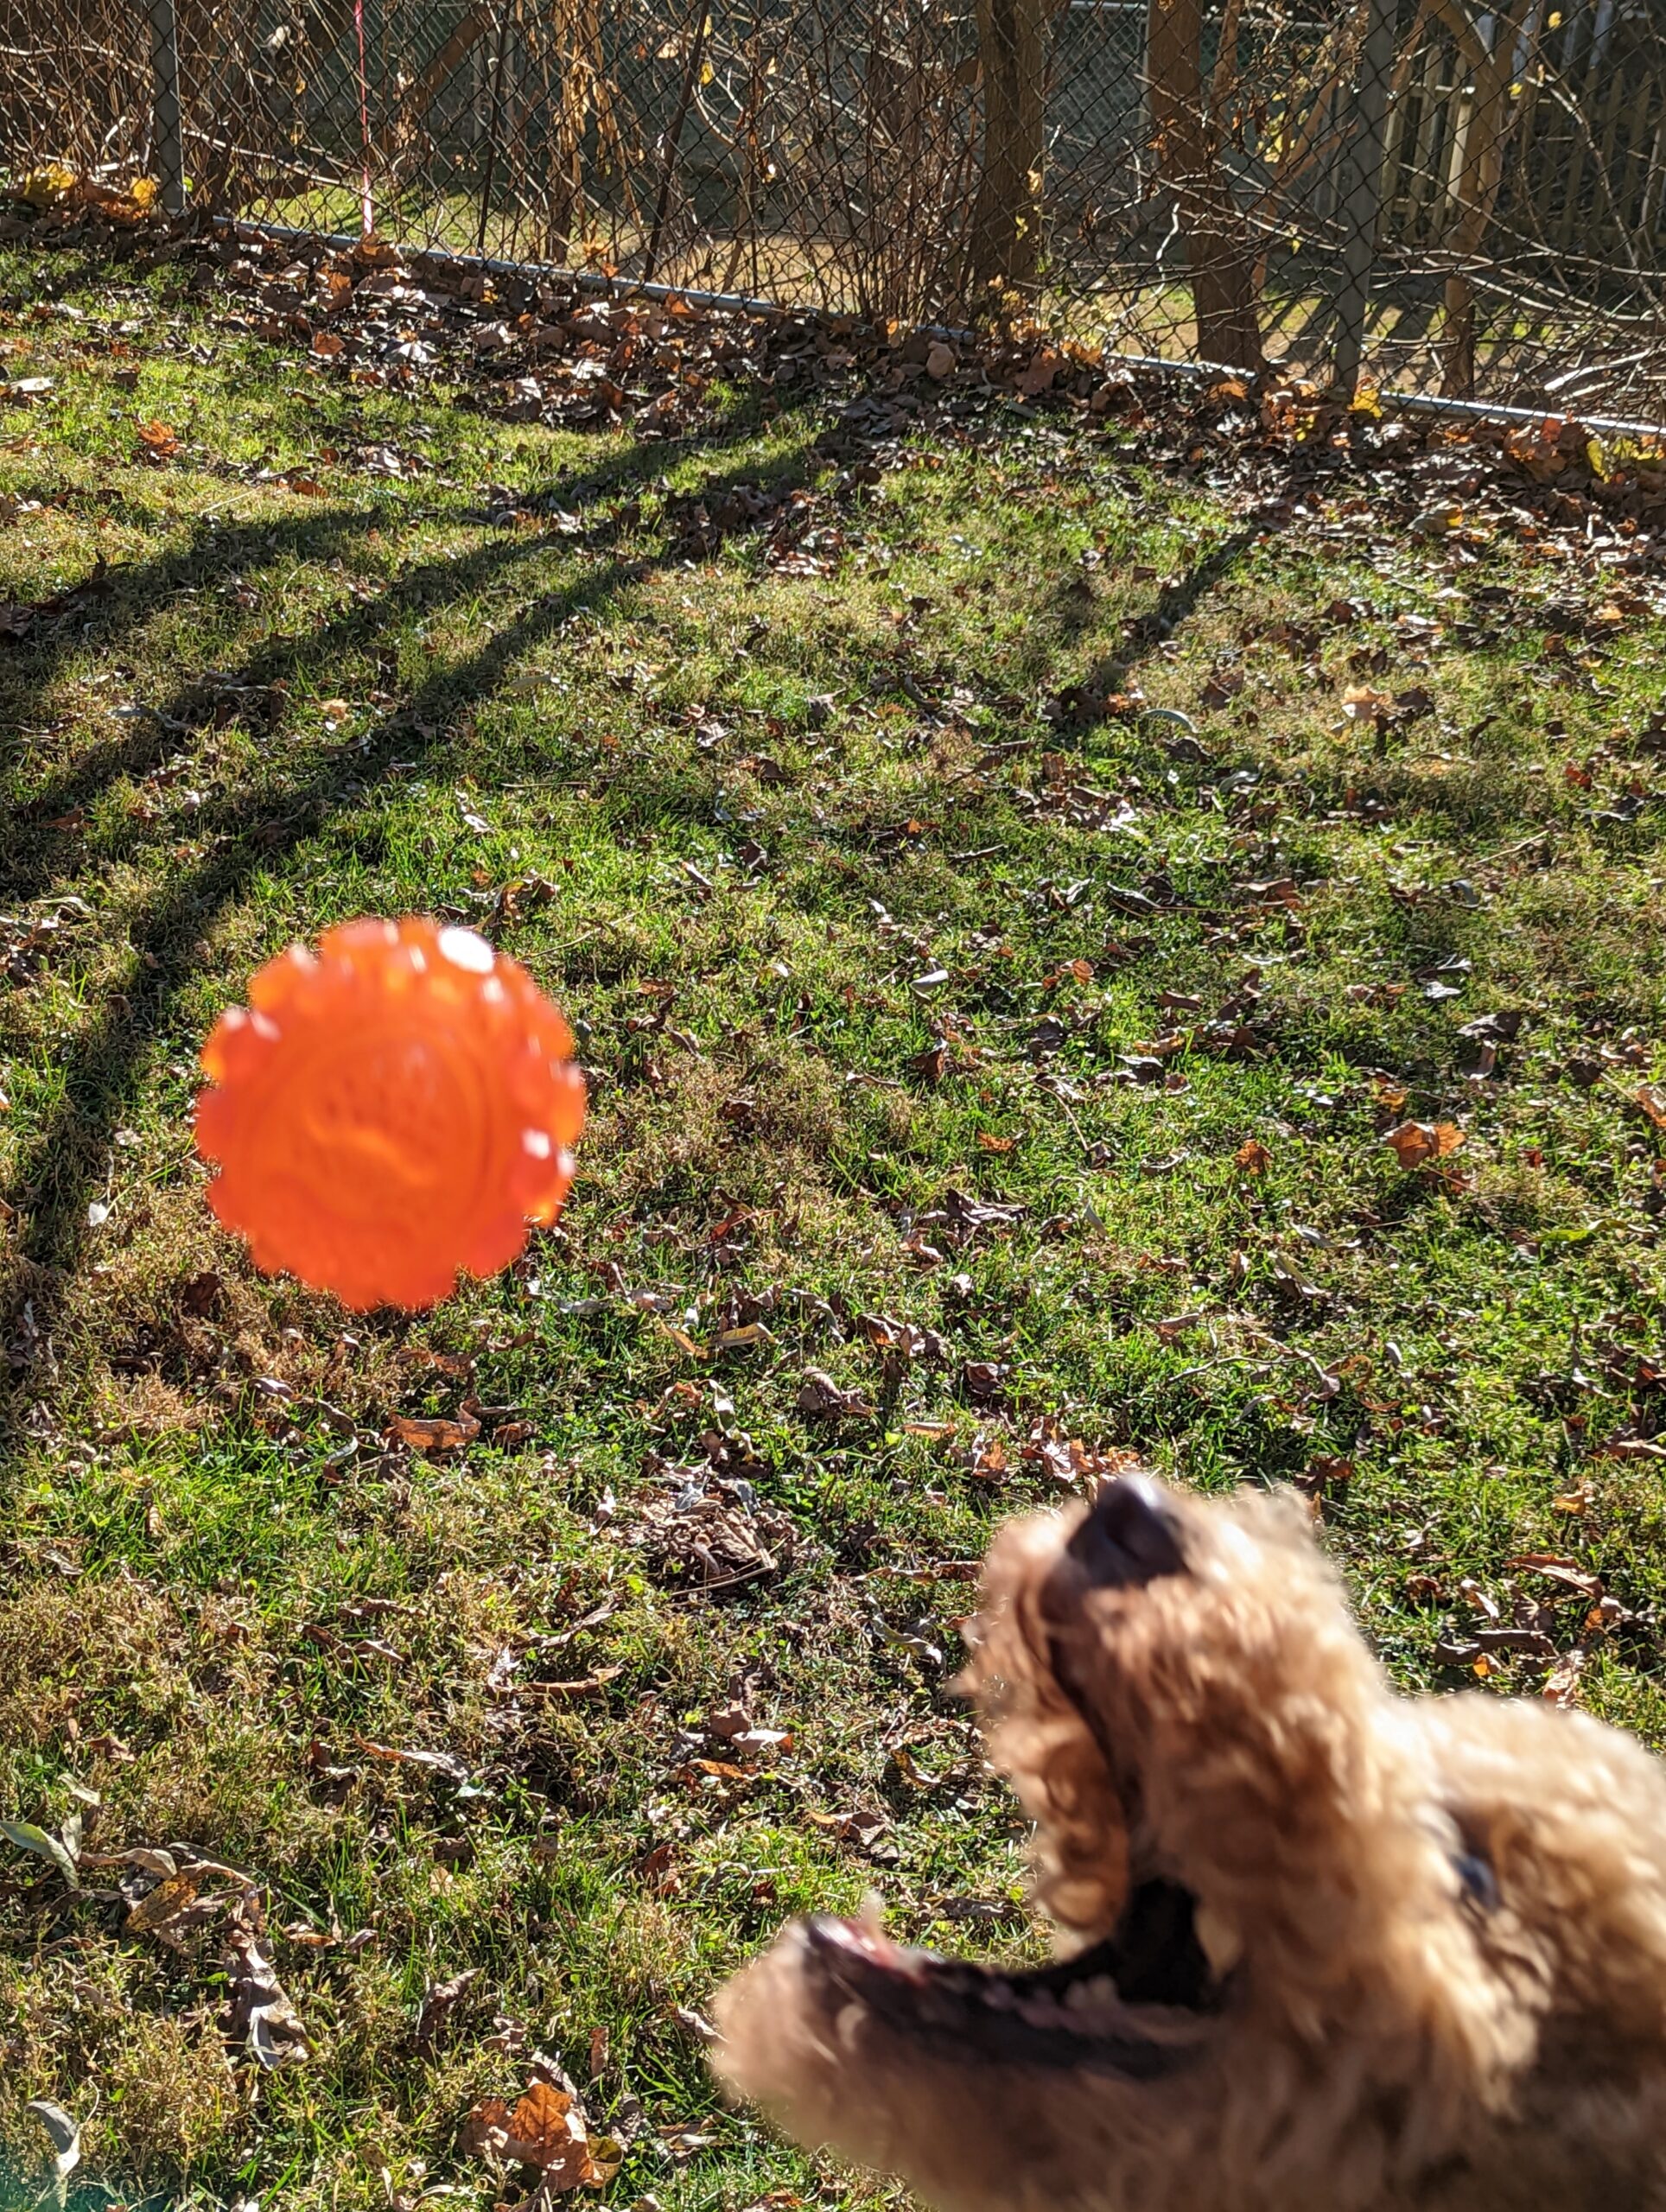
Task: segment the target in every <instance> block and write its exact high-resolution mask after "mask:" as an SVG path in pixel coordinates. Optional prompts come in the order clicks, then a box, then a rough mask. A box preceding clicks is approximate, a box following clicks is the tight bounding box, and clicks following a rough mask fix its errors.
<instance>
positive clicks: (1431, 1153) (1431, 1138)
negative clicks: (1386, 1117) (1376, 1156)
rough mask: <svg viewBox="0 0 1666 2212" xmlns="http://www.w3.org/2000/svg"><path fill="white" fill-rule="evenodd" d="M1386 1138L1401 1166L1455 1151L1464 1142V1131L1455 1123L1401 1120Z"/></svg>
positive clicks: (1440, 1157)
mask: <svg viewBox="0 0 1666 2212" xmlns="http://www.w3.org/2000/svg"><path fill="white" fill-rule="evenodd" d="M1463 1141H1464V1132H1463V1131H1462V1130H1461V1129H1460V1128H1459V1127H1458V1125H1457V1123H1456V1122H1399V1123H1398V1124H1397V1125H1396V1127H1395V1128H1391V1129H1390V1130H1389V1133H1388V1135H1386V1136H1385V1137H1384V1138H1383V1143H1384V1144H1386V1145H1388V1146H1389V1147H1390V1148H1391V1149H1392V1151H1393V1153H1394V1156H1395V1158H1396V1160H1398V1161H1399V1162H1400V1165H1401V1166H1402V1167H1404V1168H1413V1167H1421V1166H1425V1165H1427V1163H1428V1161H1429V1160H1445V1159H1446V1158H1447V1155H1448V1154H1451V1153H1454V1152H1456V1151H1457V1149H1458V1147H1459V1145H1461V1144H1462V1143H1463Z"/></svg>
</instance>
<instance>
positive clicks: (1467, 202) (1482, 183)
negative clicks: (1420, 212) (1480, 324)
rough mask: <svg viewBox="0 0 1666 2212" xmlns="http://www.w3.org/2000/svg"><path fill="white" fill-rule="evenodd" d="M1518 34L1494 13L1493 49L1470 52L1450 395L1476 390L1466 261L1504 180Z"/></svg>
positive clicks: (1446, 386) (1455, 241)
mask: <svg viewBox="0 0 1666 2212" xmlns="http://www.w3.org/2000/svg"><path fill="white" fill-rule="evenodd" d="M1518 35H1519V32H1518V29H1517V23H1516V21H1515V19H1514V17H1513V16H1512V15H1510V14H1508V13H1504V14H1500V15H1498V16H1495V17H1494V18H1493V22H1492V50H1491V53H1487V52H1485V49H1483V50H1481V51H1479V52H1478V53H1473V54H1471V55H1470V56H1468V57H1467V58H1468V59H1469V60H1470V62H1471V66H1472V68H1473V70H1474V73H1475V94H1474V100H1473V104H1472V106H1471V109H1470V116H1469V129H1468V131H1467V132H1466V136H1465V139H1464V156H1463V161H1462V162H1461V163H1460V165H1459V173H1458V183H1457V193H1456V195H1455V196H1456V199H1457V201H1458V219H1457V220H1456V222H1455V223H1454V224H1453V226H1452V229H1451V231H1450V232H1449V233H1448V234H1447V241H1446V244H1447V251H1448V252H1450V253H1451V255H1452V256H1453V260H1454V262H1455V263H1456V264H1458V265H1457V266H1456V267H1454V268H1453V271H1452V273H1451V275H1450V276H1449V277H1447V283H1446V299H1445V308H1446V312H1445V315H1444V317H1443V320H1442V328H1441V333H1440V390H1441V391H1442V392H1443V393H1444V394H1445V395H1446V397H1447V398H1448V399H1472V398H1473V397H1474V396H1475V288H1474V286H1473V284H1472V283H1471V282H1470V277H1469V270H1468V269H1467V267H1466V265H1465V264H1467V263H1469V262H1471V261H1472V260H1473V259H1474V257H1475V256H1476V255H1477V254H1478V253H1479V251H1480V250H1481V246H1482V244H1483V242H1484V240H1485V237H1486V234H1487V230H1488V227H1489V226H1490V225H1491V221H1492V211H1493V209H1494V208H1495V207H1497V202H1498V191H1499V188H1500V186H1501V185H1502V184H1503V182H1504V148H1505V144H1506V142H1507V140H1508V138H1509V135H1510V121H1511V113H1510V73H1511V68H1512V65H1513V63H1514V60H1515V48H1516V41H1517V37H1518ZM1477 43H1478V41H1477Z"/></svg>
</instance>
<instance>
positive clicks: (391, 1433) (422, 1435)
mask: <svg viewBox="0 0 1666 2212" xmlns="http://www.w3.org/2000/svg"><path fill="white" fill-rule="evenodd" d="M384 1433H385V1436H386V1439H387V1440H388V1442H389V1443H390V1444H408V1445H410V1447H411V1449H412V1451H414V1452H455V1450H456V1449H457V1447H458V1446H459V1445H460V1444H472V1443H473V1442H474V1439H475V1438H476V1437H477V1436H478V1435H479V1434H480V1423H479V1421H476V1420H475V1418H474V1414H463V1415H462V1417H461V1420H458V1421H413V1420H409V1419H406V1418H405V1417H404V1416H401V1417H400V1418H399V1419H398V1420H397V1421H390V1422H389V1423H388V1425H387V1427H386V1429H385V1431H384Z"/></svg>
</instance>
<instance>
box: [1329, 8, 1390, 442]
mask: <svg viewBox="0 0 1666 2212" xmlns="http://www.w3.org/2000/svg"><path fill="white" fill-rule="evenodd" d="M1395 15H1396V0H1370V16H1369V17H1368V19H1367V22H1366V29H1365V44H1364V51H1363V53H1362V54H1361V56H1360V62H1359V74H1358V79H1357V81H1356V85H1355V91H1354V111H1355V117H1356V120H1355V124H1354V130H1353V134H1352V136H1351V138H1350V139H1349V142H1348V144H1347V148H1346V149H1345V152H1344V154H1343V156H1342V159H1341V161H1340V162H1339V165H1338V167H1339V175H1338V179H1337V197H1338V199H1339V202H1340V204H1341V208H1342V223H1343V239H1342V289H1341V290H1340V291H1339V294H1338V295H1337V302H1336V343H1335V346H1334V348H1333V351H1332V378H1331V382H1332V389H1333V390H1334V391H1338V392H1339V393H1340V394H1341V395H1342V396H1343V397H1345V398H1348V399H1351V398H1352V397H1353V395H1354V390H1355V387H1356V386H1357V385H1358V382H1359V365H1360V362H1361V360H1362V359H1363V358H1364V351H1365V317H1366V315H1367V313H1368V311H1369V309H1370V290H1371V270H1372V268H1373V266H1374V265H1375V263H1376V260H1377V218H1378V216H1379V214H1380V213H1381V212H1382V204H1383V146H1384V144H1385V143H1386V140H1387V136H1388V122H1389V78H1390V76H1391V75H1392V73H1393V70H1394V34H1395Z"/></svg>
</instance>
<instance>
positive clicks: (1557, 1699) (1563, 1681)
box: [1541, 1651, 1585, 1706]
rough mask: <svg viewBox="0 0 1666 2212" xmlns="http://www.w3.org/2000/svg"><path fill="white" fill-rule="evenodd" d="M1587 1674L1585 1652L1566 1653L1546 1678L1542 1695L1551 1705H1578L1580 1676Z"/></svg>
mask: <svg viewBox="0 0 1666 2212" xmlns="http://www.w3.org/2000/svg"><path fill="white" fill-rule="evenodd" d="M1584 1672H1585V1654H1584V1652H1583V1651H1564V1652H1563V1654H1562V1656H1561V1658H1560V1659H1558V1660H1557V1662H1556V1663H1555V1666H1554V1667H1553V1668H1552V1669H1550V1672H1549V1673H1548V1675H1546V1676H1545V1678H1544V1688H1543V1690H1542V1693H1541V1694H1542V1696H1543V1697H1544V1698H1545V1700H1547V1702H1548V1703H1549V1704H1551V1705H1561V1706H1569V1705H1577V1704H1578V1702H1579V1695H1580V1675H1582V1674H1583V1673H1584Z"/></svg>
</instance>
